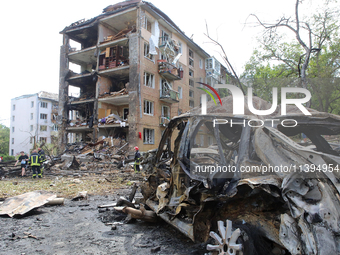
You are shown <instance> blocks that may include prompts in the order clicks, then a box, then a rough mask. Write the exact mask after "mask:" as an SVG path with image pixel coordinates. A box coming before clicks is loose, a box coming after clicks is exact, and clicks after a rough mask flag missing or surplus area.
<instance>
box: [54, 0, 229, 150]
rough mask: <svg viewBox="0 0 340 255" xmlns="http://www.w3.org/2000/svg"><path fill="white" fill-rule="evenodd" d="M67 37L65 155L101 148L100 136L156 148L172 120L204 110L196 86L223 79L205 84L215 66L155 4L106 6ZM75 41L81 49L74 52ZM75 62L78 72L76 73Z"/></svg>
mask: <svg viewBox="0 0 340 255" xmlns="http://www.w3.org/2000/svg"><path fill="white" fill-rule="evenodd" d="M61 34H62V35H63V45H62V46H61V53H60V85H59V116H60V119H59V124H60V131H59V145H60V148H61V150H62V149H63V148H64V145H65V144H66V143H68V142H74V141H81V140H82V141H92V142H95V141H96V139H97V138H98V137H100V136H106V137H108V136H112V137H122V138H126V139H127V140H128V141H129V144H130V145H131V146H138V147H139V148H140V150H142V151H146V150H150V149H154V148H156V147H157V145H158V143H159V141H160V139H161V136H162V132H163V131H164V130H165V127H166V125H167V123H168V121H169V120H170V118H172V117H174V116H177V115H180V114H181V113H184V112H186V111H188V110H190V109H191V108H192V107H196V106H199V104H200V95H201V93H203V92H202V90H200V89H199V88H200V87H201V86H202V85H200V84H199V83H198V82H206V83H208V84H209V85H213V84H212V83H214V82H212V80H215V78H217V79H216V82H218V83H220V82H221V78H222V79H223V75H221V74H220V72H218V73H219V74H217V73H214V75H215V76H214V79H211V77H209V78H208V79H207V72H206V64H211V63H212V62H211V61H214V60H211V61H209V59H212V58H211V57H210V56H209V54H207V53H206V52H205V51H204V50H203V49H202V48H200V47H199V46H198V45H197V44H196V43H194V42H193V41H192V40H191V39H190V38H188V37H187V36H186V35H185V34H184V33H183V32H182V31H181V30H180V29H179V28H178V27H177V26H176V24H174V23H173V22H172V21H171V20H170V19H169V17H168V16H167V15H166V14H164V13H163V12H162V11H161V10H159V9H158V8H156V7H155V6H154V5H152V4H151V3H149V2H145V1H141V0H132V1H125V2H121V3H119V4H115V5H112V6H108V7H107V8H105V9H104V11H103V13H102V14H101V15H99V16H97V17H95V18H92V19H90V20H86V21H85V20H81V21H78V22H75V23H73V24H71V25H70V26H68V27H66V28H65V29H64V30H63V31H61ZM71 41H75V42H77V43H79V44H80V49H74V48H71V47H70V43H71ZM70 63H72V64H76V65H78V66H79V67H80V70H81V71H80V73H75V72H73V71H71V70H70ZM214 63H215V62H214ZM214 67H215V66H214ZM209 70H210V71H211V68H210V69H209ZM209 75H210V76H211V73H209ZM72 87H77V88H79V91H80V94H79V97H73V96H71V94H70V92H69V91H70V90H71V88H72Z"/></svg>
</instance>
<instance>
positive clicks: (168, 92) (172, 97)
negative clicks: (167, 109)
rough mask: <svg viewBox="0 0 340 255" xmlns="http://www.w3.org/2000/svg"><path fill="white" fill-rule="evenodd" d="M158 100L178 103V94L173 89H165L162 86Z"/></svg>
mask: <svg viewBox="0 0 340 255" xmlns="http://www.w3.org/2000/svg"><path fill="white" fill-rule="evenodd" d="M159 99H160V100H162V101H164V102H166V103H170V104H172V103H178V102H179V93H178V92H177V91H175V90H173V89H170V88H167V87H165V86H163V88H162V89H161V90H160V98H159Z"/></svg>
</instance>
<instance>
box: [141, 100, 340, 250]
mask: <svg viewBox="0 0 340 255" xmlns="http://www.w3.org/2000/svg"><path fill="white" fill-rule="evenodd" d="M228 100H230V98H229V99H228V98H225V99H224V101H223V105H225V107H227V108H228V105H229V106H230V102H228ZM259 101H260V100H259V99H258V102H259ZM261 105H262V106H261ZM261 105H260V107H266V106H265V104H262V102H261ZM258 106H259V104H258ZM214 107H215V106H214ZM227 108H225V109H220V108H212V109H209V112H214V113H212V114H207V115H199V114H192V113H191V114H189V113H188V114H184V115H181V116H179V117H176V118H174V119H172V120H171V121H170V123H169V125H168V127H167V129H166V130H165V132H164V133H163V137H162V140H161V142H160V144H159V148H158V150H157V152H156V154H155V156H154V157H152V158H150V157H149V158H148V159H147V160H146V162H147V164H146V165H144V170H145V171H146V172H147V173H148V174H149V175H148V179H147V181H146V182H145V183H144V184H143V186H142V194H143V196H144V199H145V203H146V204H147V205H148V206H149V207H150V208H151V209H152V210H153V211H154V212H156V213H157V215H158V216H160V217H161V218H162V219H164V220H165V221H167V222H168V223H169V224H171V225H173V226H175V227H176V228H177V229H178V230H180V231H181V232H182V233H184V234H185V235H186V236H188V237H189V238H190V239H192V240H193V241H195V242H207V243H208V244H207V250H208V251H209V252H211V254H247V255H248V254H339V253H340V237H339V236H340V229H339V227H340V225H339V219H340V218H339V214H340V199H339V198H340V197H339V194H340V183H339V162H340V157H339V143H338V138H339V136H338V135H339V133H340V118H339V117H338V116H336V115H332V114H327V113H318V112H312V115H311V116H305V115H303V114H301V113H300V114H297V111H296V112H295V113H294V108H290V110H289V111H288V112H289V116H288V117H287V116H285V119H290V121H291V122H292V123H291V125H290V126H289V121H288V120H287V121H286V125H284V126H283V125H282V124H281V122H280V121H278V122H277V124H276V125H274V126H273V127H272V125H261V124H262V123H257V122H258V119H259V118H260V117H258V116H246V115H245V116H242V117H237V116H233V115H231V114H229V113H226V112H227V110H226V109H227ZM295 110H296V109H295ZM278 116H279V115H278V114H277V112H276V116H275V115H272V116H270V118H272V119H275V120H278V119H280V118H282V117H278ZM255 117H256V118H255ZM266 118H267V119H268V116H267V117H266ZM216 119H229V120H232V121H233V123H234V124H233V125H230V124H216ZM244 120H246V121H244ZM249 120H253V123H252V125H248V124H243V123H248V121H249ZM229 122H230V121H229ZM235 123H238V124H235ZM256 123H257V124H256ZM302 133H303V134H305V135H306V136H307V137H308V139H309V142H306V143H301V142H302V141H301V134H302Z"/></svg>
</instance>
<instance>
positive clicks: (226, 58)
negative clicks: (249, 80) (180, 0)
mask: <svg viewBox="0 0 340 255" xmlns="http://www.w3.org/2000/svg"><path fill="white" fill-rule="evenodd" d="M206 28H207V33H206V34H204V35H205V36H206V37H208V38H209V39H210V40H211V41H212V42H213V43H214V44H215V45H216V46H218V47H220V48H221V50H222V53H223V54H221V57H222V58H223V60H224V61H225V62H226V64H227V67H228V68H229V70H231V72H232V74H230V73H229V75H230V76H232V75H233V76H234V77H233V78H234V79H235V80H236V83H237V85H238V86H239V87H240V89H241V90H242V92H243V94H244V95H245V94H246V93H245V92H244V90H243V86H242V83H241V81H240V79H239V77H238V75H237V73H236V72H235V69H234V68H233V66H232V65H231V63H230V61H229V59H228V56H227V53H226V52H225V50H224V48H223V46H222V45H221V44H220V43H219V42H218V41H217V40H214V39H213V38H211V37H210V35H209V30H208V25H207V24H206Z"/></svg>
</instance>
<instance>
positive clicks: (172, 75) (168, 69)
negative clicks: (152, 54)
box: [158, 59, 183, 80]
mask: <svg viewBox="0 0 340 255" xmlns="http://www.w3.org/2000/svg"><path fill="white" fill-rule="evenodd" d="M158 72H159V74H160V75H161V76H163V77H164V78H165V79H168V80H180V79H182V78H183V70H180V69H178V68H177V67H176V66H174V65H173V64H170V63H168V62H167V61H166V60H163V59H161V60H158Z"/></svg>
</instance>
